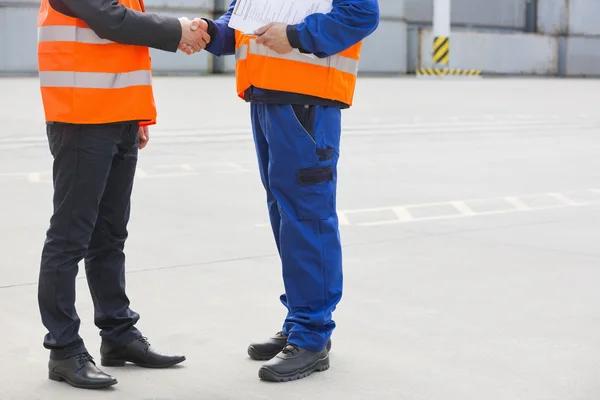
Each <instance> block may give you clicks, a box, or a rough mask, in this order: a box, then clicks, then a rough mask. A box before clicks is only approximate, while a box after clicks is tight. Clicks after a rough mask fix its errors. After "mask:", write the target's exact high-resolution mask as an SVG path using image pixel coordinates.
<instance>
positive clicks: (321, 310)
mask: <svg viewBox="0 0 600 400" xmlns="http://www.w3.org/2000/svg"><path fill="white" fill-rule="evenodd" d="M251 114H252V126H253V132H254V139H255V145H256V152H257V155H258V162H259V167H260V174H261V179H262V182H263V185H264V187H265V190H266V194H267V205H268V211H269V217H270V220H271V227H272V228H273V234H274V236H275V243H276V245H277V249H278V251H279V255H280V257H281V263H282V269H283V281H284V287H285V293H284V294H283V295H281V302H282V303H283V305H284V306H286V308H287V310H288V313H287V316H286V318H285V322H284V324H283V329H282V330H283V332H284V333H285V334H287V335H289V338H288V341H289V342H290V343H293V344H295V345H297V346H299V347H301V348H304V349H306V350H310V351H320V350H322V349H323V348H324V347H325V345H326V344H327V341H328V340H329V338H330V336H331V333H332V331H333V329H334V328H335V322H334V321H333V320H332V313H333V311H334V310H335V308H336V306H337V304H338V303H339V301H340V299H341V297H342V283H343V282H342V280H343V279H342V248H341V243H340V234H339V223H338V216H337V213H336V186H337V163H338V159H339V151H340V150H339V149H340V134H341V110H340V109H339V108H337V107H328V106H320V105H311V106H292V105H281V104H263V103H252V104H251Z"/></svg>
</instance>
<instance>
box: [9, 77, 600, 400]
mask: <svg viewBox="0 0 600 400" xmlns="http://www.w3.org/2000/svg"><path fill="white" fill-rule="evenodd" d="M37 85H38V83H37V80H36V79H2V80H0V193H1V197H0V250H1V252H0V253H1V254H2V260H3V261H2V262H0V304H2V307H1V308H0V321H1V322H0V324H1V326H2V329H1V330H0V332H1V338H0V359H1V360H2V362H1V363H0V399H2V400H17V399H19V400H21V399H23V400H34V399H61V400H62V399H65V400H67V399H82V398H85V399H88V398H89V399H100V398H102V399H109V398H112V399H123V400H150V399H155V400H167V399H169V400H187V399H190V400H191V399H193V400H197V399H207V400H238V399H239V400H251V399H286V400H300V399H311V400H313V399H315V400H316V399H345V400H359V399H360V400H363V399H374V400H384V399H394V400H395V399H402V400H412V399H415V400H446V399H447V400H455V399H456V400H517V399H519V400H595V399H598V398H599V397H600V380H599V379H598V378H599V371H600V290H599V287H600V227H599V224H600V157H599V154H600V114H599V113H598V99H599V98H598V93H600V81H593V80H542V79H481V80H472V81H469V80H450V81H431V80H416V79H409V78H363V79H360V81H359V85H358V89H357V95H356V104H355V107H354V108H352V109H351V110H349V111H345V112H344V125H345V132H344V135H343V145H342V158H341V161H340V181H339V185H340V187H339V196H338V198H339V209H340V218H341V221H342V223H343V225H342V239H343V243H344V257H345V295H344V298H343V300H342V302H341V303H340V305H339V307H338V311H337V312H336V313H335V320H336V322H337V323H338V329H337V330H336V331H335V333H334V336H333V349H332V353H331V369H330V370H329V371H327V372H324V373H320V374H315V375H313V376H311V377H309V378H307V379H304V380H301V381H297V382H292V383H286V384H268V383H263V382H261V381H259V379H258V376H257V370H258V367H259V365H260V363H256V362H252V361H250V360H249V359H248V357H247V355H246V347H247V345H248V343H249V341H251V340H255V339H261V338H264V337H266V336H268V335H270V334H271V333H274V332H275V331H277V330H278V329H279V328H280V324H281V322H282V318H283V316H284V310H283V307H282V306H281V305H280V303H279V300H278V296H279V294H280V293H281V291H282V289H283V286H282V281H281V270H280V265H279V262H278V258H277V257H276V252H275V247H274V244H273V241H272V238H271V231H270V229H269V228H268V226H267V214H266V207H265V204H264V193H263V189H262V187H261V184H260V180H259V176H258V172H257V167H256V161H255V155H254V148H253V144H252V141H251V134H250V130H249V114H248V106H247V105H246V104H245V103H244V102H242V101H241V100H239V99H237V98H236V96H235V93H234V92H235V90H234V81H233V78H232V77H205V78H158V79H156V80H155V87H156V101H157V105H158V107H159V110H160V115H159V117H160V120H159V125H158V126H156V127H154V128H153V130H152V140H151V142H150V144H149V146H148V147H147V149H145V150H143V151H142V152H141V154H140V164H139V167H140V169H139V170H138V175H137V181H136V187H135V193H134V199H133V211H132V220H131V224H130V240H129V241H128V245H127V254H128V265H127V268H128V271H129V272H128V275H127V279H128V282H127V284H128V291H129V295H130V298H131V300H132V307H133V309H134V310H136V311H137V312H139V313H140V314H141V315H142V319H141V320H140V322H139V328H140V329H141V330H142V332H143V333H144V334H145V335H146V336H148V337H149V339H150V341H151V342H152V343H153V344H154V345H155V346H156V347H158V348H160V349H161V350H164V351H174V352H184V353H185V355H186V356H187V357H188V361H187V362H186V363H185V364H183V365H182V366H181V367H180V368H175V369H171V370H141V369H138V368H135V367H126V368H124V369H115V368H106V370H107V371H108V372H110V373H112V374H114V375H115V376H116V377H117V378H118V379H119V384H118V385H116V386H115V387H114V388H112V389H110V390H108V391H100V392H97V391H96V392H94V391H82V390H78V389H74V388H71V387H70V386H68V385H66V384H60V383H56V382H52V381H49V380H48V379H47V377H46V374H47V370H46V363H47V356H48V353H47V351H46V350H45V349H44V348H43V347H42V338H43V335H44V334H45V333H46V332H45V329H44V328H43V326H42V324H41V322H40V317H39V313H38V307H37V297H36V290H37V286H36V282H37V276H38V266H39V258H40V250H41V247H42V244H43V240H44V234H45V230H46V228H47V225H48V219H49V217H50V212H51V196H52V185H51V183H50V171H51V163H52V160H51V156H50V154H49V151H48V146H47V142H46V137H45V132H44V124H43V115H42V111H41V102H40V97H39V91H38V86H37ZM78 285H79V288H78V290H79V291H78V299H77V308H78V311H79V313H80V315H81V318H82V320H83V325H82V334H83V336H84V338H85V339H86V342H87V345H88V348H89V349H90V351H91V352H92V355H93V356H94V357H96V359H99V354H98V346H99V343H100V339H99V336H98V331H97V329H96V328H95V326H94V324H93V308H92V302H91V299H90V296H89V292H88V289H87V286H86V283H85V277H84V275H83V271H81V273H80V280H79V281H78Z"/></svg>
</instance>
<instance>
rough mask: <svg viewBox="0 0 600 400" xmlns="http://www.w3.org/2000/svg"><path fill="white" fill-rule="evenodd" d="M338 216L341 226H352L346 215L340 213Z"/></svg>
mask: <svg viewBox="0 0 600 400" xmlns="http://www.w3.org/2000/svg"><path fill="white" fill-rule="evenodd" d="M337 214H338V222H339V224H340V225H350V221H349V220H348V217H347V216H346V213H343V212H339V211H338V213H337Z"/></svg>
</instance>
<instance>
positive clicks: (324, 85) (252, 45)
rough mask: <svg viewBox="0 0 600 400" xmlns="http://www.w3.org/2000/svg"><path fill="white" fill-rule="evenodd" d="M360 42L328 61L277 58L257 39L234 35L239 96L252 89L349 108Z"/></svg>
mask: <svg viewBox="0 0 600 400" xmlns="http://www.w3.org/2000/svg"><path fill="white" fill-rule="evenodd" d="M361 46H362V42H359V43H357V44H355V45H354V46H352V47H350V48H348V49H346V50H344V51H342V52H341V53H338V54H335V55H333V56H330V57H327V58H314V57H310V56H307V55H305V54H301V53H300V52H298V51H297V50H294V51H292V52H290V53H287V54H279V53H277V52H275V51H273V50H271V49H269V48H268V47H266V46H264V45H260V44H257V43H256V37H255V36H250V35H247V34H244V33H243V32H241V31H237V30H236V31H235V47H236V48H235V58H236V66H235V71H236V81H237V83H236V86H237V93H238V96H239V97H241V98H244V92H245V91H246V89H248V88H249V87H251V86H254V87H257V88H260V89H267V90H280V91H284V92H292V93H300V94H305V95H310V96H317V97H320V98H323V99H328V100H336V101H340V102H342V103H345V104H348V105H352V99H353V97H354V88H355V86H356V75H357V72H358V63H359V60H360V49H361Z"/></svg>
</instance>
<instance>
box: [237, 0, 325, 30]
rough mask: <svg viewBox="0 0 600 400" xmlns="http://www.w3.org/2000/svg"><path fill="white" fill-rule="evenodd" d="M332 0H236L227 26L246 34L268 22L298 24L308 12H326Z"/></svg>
mask: <svg viewBox="0 0 600 400" xmlns="http://www.w3.org/2000/svg"><path fill="white" fill-rule="evenodd" d="M331 4H332V0H238V1H237V3H236V5H235V8H234V10H233V13H232V15H231V19H230V20H229V27H231V28H233V29H237V30H240V31H242V32H244V33H246V34H248V35H253V34H254V32H255V31H256V30H257V29H259V28H261V27H263V26H265V25H268V24H270V23H271V22H282V23H284V24H288V25H292V24H298V23H300V22H302V21H303V20H304V18H306V17H307V16H309V15H310V14H315V13H323V14H325V13H328V12H329V11H331V9H332V5H331Z"/></svg>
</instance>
